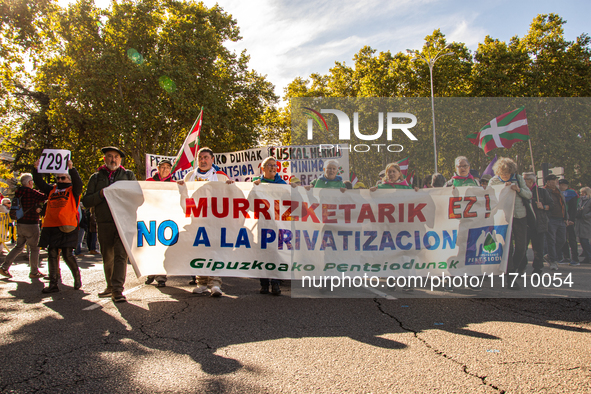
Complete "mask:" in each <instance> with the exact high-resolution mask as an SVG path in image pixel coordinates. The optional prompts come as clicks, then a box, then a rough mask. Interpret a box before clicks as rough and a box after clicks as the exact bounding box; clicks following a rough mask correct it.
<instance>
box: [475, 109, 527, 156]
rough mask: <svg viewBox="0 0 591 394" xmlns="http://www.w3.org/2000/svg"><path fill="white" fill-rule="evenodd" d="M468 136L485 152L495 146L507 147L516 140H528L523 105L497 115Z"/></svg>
mask: <svg viewBox="0 0 591 394" xmlns="http://www.w3.org/2000/svg"><path fill="white" fill-rule="evenodd" d="M468 138H469V139H470V142H472V143H473V144H474V145H476V146H479V147H481V148H482V150H484V153H485V154H488V152H490V151H491V150H492V149H495V148H507V149H509V148H511V147H512V146H513V144H515V143H516V142H519V141H527V140H529V129H528V127H527V116H526V114H525V107H519V108H517V109H516V110H513V111H511V112H507V113H505V114H503V115H500V116H497V117H496V118H494V119H493V120H491V121H490V122H488V123H487V124H486V125H484V127H483V128H481V129H480V131H479V132H478V133H472V134H470V135H468Z"/></svg>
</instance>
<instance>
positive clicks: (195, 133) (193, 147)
mask: <svg viewBox="0 0 591 394" xmlns="http://www.w3.org/2000/svg"><path fill="white" fill-rule="evenodd" d="M202 122H203V108H201V112H200V113H199V116H198V117H197V120H196V121H195V123H193V127H191V129H190V130H189V134H188V135H187V138H185V142H183V146H181V149H180V150H179V153H178V154H177V155H176V160H175V162H174V167H173V168H172V171H171V173H175V172H176V171H183V170H187V169H189V168H192V167H193V163H194V162H195V155H196V154H197V151H198V150H199V145H200V143H201V123H202Z"/></svg>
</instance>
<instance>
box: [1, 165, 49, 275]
mask: <svg viewBox="0 0 591 394" xmlns="http://www.w3.org/2000/svg"><path fill="white" fill-rule="evenodd" d="M20 182H21V187H19V188H18V189H16V192H15V197H17V198H18V199H19V200H20V204H21V207H22V210H23V213H24V215H23V216H22V217H21V218H20V219H17V221H16V231H17V234H18V238H17V240H16V246H15V247H14V248H13V249H12V250H11V251H10V253H8V256H6V260H4V264H2V267H0V275H2V276H5V277H7V278H12V275H11V274H10V272H8V270H9V269H10V266H11V265H12V263H13V262H14V260H15V259H16V258H17V256H18V255H19V254H21V252H22V251H23V249H24V248H25V244H26V245H27V246H28V247H29V252H30V256H29V265H30V267H31V270H30V272H29V278H31V279H39V278H43V277H44V276H45V275H44V274H42V273H41V272H39V246H37V244H38V243H39V212H41V204H42V203H43V202H44V201H45V200H47V196H46V195H45V194H43V193H41V192H40V191H38V190H35V189H33V186H34V182H33V176H32V175H31V174H29V173H24V174H22V175H21V177H20Z"/></svg>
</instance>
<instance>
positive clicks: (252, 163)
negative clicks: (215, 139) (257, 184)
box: [214, 147, 269, 182]
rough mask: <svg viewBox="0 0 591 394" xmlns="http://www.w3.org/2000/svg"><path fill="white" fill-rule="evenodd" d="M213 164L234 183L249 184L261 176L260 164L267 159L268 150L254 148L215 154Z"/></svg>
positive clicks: (266, 148)
mask: <svg viewBox="0 0 591 394" xmlns="http://www.w3.org/2000/svg"><path fill="white" fill-rule="evenodd" d="M214 156H215V161H214V162H215V164H216V165H217V166H218V167H220V170H222V171H224V172H225V173H226V175H228V177H229V178H230V179H232V180H233V181H236V182H251V181H252V178H254V177H255V176H259V175H260V174H261V170H260V168H261V163H262V162H263V160H265V159H266V158H267V157H269V148H268V147H262V148H254V149H247V150H241V151H238V152H225V153H216V154H215V155H214Z"/></svg>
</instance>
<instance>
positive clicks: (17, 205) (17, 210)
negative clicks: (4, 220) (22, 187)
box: [8, 197, 33, 220]
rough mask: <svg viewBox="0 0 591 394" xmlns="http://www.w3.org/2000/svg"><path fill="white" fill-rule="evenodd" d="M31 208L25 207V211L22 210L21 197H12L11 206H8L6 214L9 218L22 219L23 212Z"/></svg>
mask: <svg viewBox="0 0 591 394" xmlns="http://www.w3.org/2000/svg"><path fill="white" fill-rule="evenodd" d="M31 208H33V207H31ZM31 208H29V209H27V210H26V211H23V206H22V205H21V199H20V198H18V197H14V198H13V199H12V206H11V207H10V213H9V214H8V215H9V216H10V219H12V220H20V219H22V217H23V216H25V213H27V212H29V211H30V210H31Z"/></svg>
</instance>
